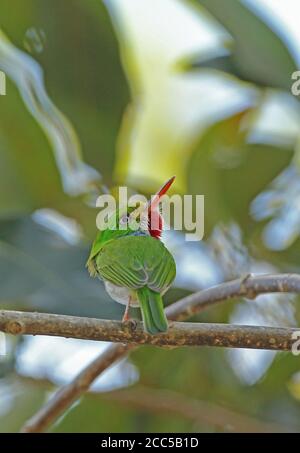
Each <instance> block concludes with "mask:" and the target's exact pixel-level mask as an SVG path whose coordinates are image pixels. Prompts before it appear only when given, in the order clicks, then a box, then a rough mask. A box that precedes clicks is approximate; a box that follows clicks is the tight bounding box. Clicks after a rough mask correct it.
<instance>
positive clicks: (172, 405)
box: [92, 386, 299, 433]
mask: <svg viewBox="0 0 300 453" xmlns="http://www.w3.org/2000/svg"><path fill="white" fill-rule="evenodd" d="M92 396H93V397H95V396H96V397H98V398H99V399H100V400H105V401H106V400H107V401H114V402H116V403H118V404H121V405H124V406H126V407H127V406H129V407H133V408H135V409H137V410H142V411H149V412H154V413H157V414H159V415H161V414H162V413H163V412H165V413H166V414H168V415H170V414H173V415H179V416H181V417H184V418H186V419H188V420H190V421H192V422H194V423H198V424H203V423H204V424H206V425H209V426H214V427H216V428H217V429H219V430H221V431H230V432H232V431H233V432H243V433H284V432H299V429H298V428H296V427H290V426H289V427H288V426H285V425H282V424H277V423H274V422H267V421H264V420H258V419H257V418H255V417H252V416H249V415H245V414H241V413H240V412H236V411H234V410H232V409H229V408H227V407H224V406H220V405H218V404H216V403H213V402H210V401H203V400H202V401H201V400H198V399H195V398H191V397H189V396H187V395H183V394H181V393H178V392H175V391H172V390H166V389H154V388H150V387H143V386H136V387H133V388H130V389H120V390H113V391H110V392H105V393H100V392H97V393H96V392H92Z"/></svg>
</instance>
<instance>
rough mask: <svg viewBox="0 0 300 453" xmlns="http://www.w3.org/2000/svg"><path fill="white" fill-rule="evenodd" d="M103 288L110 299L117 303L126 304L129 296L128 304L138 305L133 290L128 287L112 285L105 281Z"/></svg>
mask: <svg viewBox="0 0 300 453" xmlns="http://www.w3.org/2000/svg"><path fill="white" fill-rule="evenodd" d="M104 284H105V289H106V291H107V293H108V294H109V295H110V297H111V298H112V299H114V300H115V301H116V302H119V304H123V305H127V303H128V300H129V297H131V301H130V306H131V307H138V306H139V301H138V299H137V297H136V294H135V291H132V290H131V289H129V288H124V287H121V286H117V285H114V284H113V283H111V282H108V281H105V282H104Z"/></svg>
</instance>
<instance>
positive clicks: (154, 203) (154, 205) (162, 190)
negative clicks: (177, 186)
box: [148, 176, 175, 211]
mask: <svg viewBox="0 0 300 453" xmlns="http://www.w3.org/2000/svg"><path fill="white" fill-rule="evenodd" d="M174 180H175V176H172V178H170V179H168V181H167V182H166V183H165V184H164V185H163V186H162V187H161V188H160V189H159V191H158V192H157V193H156V194H155V195H154V197H151V200H149V204H148V210H149V211H152V210H153V209H156V208H157V206H158V203H159V201H160V199H161V197H162V196H163V195H165V193H167V191H168V190H169V188H170V187H171V185H172V184H173V182H174Z"/></svg>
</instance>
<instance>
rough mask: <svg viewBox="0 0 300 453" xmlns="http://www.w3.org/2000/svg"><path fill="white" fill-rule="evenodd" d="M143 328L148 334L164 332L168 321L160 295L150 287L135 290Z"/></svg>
mask: <svg viewBox="0 0 300 453" xmlns="http://www.w3.org/2000/svg"><path fill="white" fill-rule="evenodd" d="M137 296H138V299H139V302H140V307H141V311H142V318H143V323H144V327H145V330H146V331H147V332H148V333H150V334H152V335H153V334H156V333H159V332H166V331H167V330H168V321H167V318H166V315H165V312H164V306H163V301H162V297H161V295H160V294H159V293H157V292H155V291H152V289H150V288H147V287H144V288H140V289H138V290H137Z"/></svg>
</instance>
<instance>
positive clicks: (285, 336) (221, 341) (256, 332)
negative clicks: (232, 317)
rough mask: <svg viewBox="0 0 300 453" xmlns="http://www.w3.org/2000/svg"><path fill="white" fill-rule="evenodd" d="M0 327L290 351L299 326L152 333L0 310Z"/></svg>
mask: <svg viewBox="0 0 300 453" xmlns="http://www.w3.org/2000/svg"><path fill="white" fill-rule="evenodd" d="M0 331H2V332H6V333H9V334H23V335H52V336H59V337H66V338H79V339H82V340H98V341H110V342H114V343H126V344H129V345H142V344H151V345H154V346H175V347H176V346H177V347H181V346H220V347H229V348H252V349H272V350H276V351H290V350H291V347H292V345H293V343H294V342H295V337H293V334H294V333H296V332H298V331H299V329H293V328H284V327H261V326H241V325H230V324H216V323H214V324H212V323H184V322H172V324H171V325H170V328H169V329H168V331H167V332H165V333H160V334H157V335H149V334H147V333H145V332H144V330H143V325H142V323H141V322H134V323H131V322H128V323H125V324H124V323H122V322H120V321H110V320H103V319H94V318H81V317H77V316H66V315H53V314H46V313H28V312H27V313H26V312H21V311H8V310H0Z"/></svg>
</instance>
